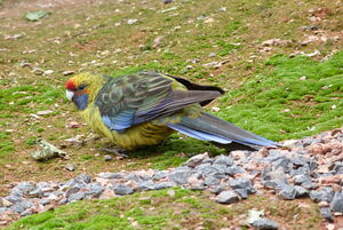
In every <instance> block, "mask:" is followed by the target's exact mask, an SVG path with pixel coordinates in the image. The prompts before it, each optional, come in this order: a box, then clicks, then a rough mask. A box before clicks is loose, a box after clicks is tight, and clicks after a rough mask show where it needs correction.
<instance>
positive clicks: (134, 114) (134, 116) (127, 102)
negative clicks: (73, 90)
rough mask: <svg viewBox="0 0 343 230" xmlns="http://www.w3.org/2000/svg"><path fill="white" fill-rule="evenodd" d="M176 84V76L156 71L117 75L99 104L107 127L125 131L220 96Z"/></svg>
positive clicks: (98, 99)
mask: <svg viewBox="0 0 343 230" xmlns="http://www.w3.org/2000/svg"><path fill="white" fill-rule="evenodd" d="M173 84H175V81H174V80H173V79H171V78H169V77H166V76H165V75H162V74H160V73H155V72H139V73H136V74H132V75H127V76H123V77H119V78H113V79H110V80H109V81H108V82H107V83H106V84H105V86H104V87H103V88H102V89H101V90H100V91H99V93H98V95H97V97H96V99H95V104H96V105H97V106H98V107H99V110H100V114H101V116H102V119H103V121H104V123H105V124H106V125H107V127H109V128H110V129H112V130H116V131H124V130H125V129H127V128H129V127H131V126H133V125H137V124H140V123H143V122H147V121H151V120H153V119H156V118H158V117H163V116H167V115H170V114H172V113H175V112H176V111H179V110H181V109H182V108H184V107H185V106H187V105H190V104H194V103H200V102H203V101H207V100H211V99H213V98H216V97H218V96H219V95H220V93H219V92H218V91H210V90H188V91H187V90H186V89H184V88H183V87H180V88H179V87H176V88H175V87H174V85H173ZM177 84H179V83H177ZM180 85H181V84H180Z"/></svg>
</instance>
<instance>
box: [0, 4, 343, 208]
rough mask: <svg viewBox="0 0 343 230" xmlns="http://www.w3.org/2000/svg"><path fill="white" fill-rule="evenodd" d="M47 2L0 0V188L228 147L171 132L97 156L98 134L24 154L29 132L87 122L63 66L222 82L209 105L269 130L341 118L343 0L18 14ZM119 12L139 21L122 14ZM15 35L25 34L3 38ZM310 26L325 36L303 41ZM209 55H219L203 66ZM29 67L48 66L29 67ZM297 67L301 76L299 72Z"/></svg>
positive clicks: (67, 132) (74, 7) (303, 128)
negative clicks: (111, 155)
mask: <svg viewBox="0 0 343 230" xmlns="http://www.w3.org/2000/svg"><path fill="white" fill-rule="evenodd" d="M48 3H49V1H42V0H30V1H29V0H26V1H23V0H17V1H9V0H4V1H2V3H1V5H0V118H1V119H0V138H1V143H0V168H1V171H0V183H1V184H4V185H5V186H1V188H0V194H5V193H6V192H7V191H8V188H9V187H10V184H11V183H12V182H15V181H22V180H36V181H40V180H66V179H68V178H70V177H73V176H75V175H77V174H79V173H82V172H85V173H88V174H96V173H98V172H101V171H119V170H136V169H138V168H159V169H162V168H166V167H171V166H177V165H179V164H180V163H181V162H183V161H184V160H186V159H187V158H188V157H189V156H191V155H194V154H197V153H202V152H205V151H207V152H210V153H212V154H219V153H224V152H225V150H222V149H219V148H217V147H215V146H213V145H211V144H209V143H204V142H200V141H196V140H193V139H191V138H182V139H180V136H178V135H173V136H172V137H171V138H170V139H168V140H167V141H166V142H165V143H164V144H163V145H161V146H158V147H152V148H149V149H144V150H140V151H137V152H134V153H132V156H131V157H130V159H126V160H121V161H111V162H105V161H104V160H103V153H101V154H100V156H99V155H97V153H99V151H98V147H100V146H102V145H104V144H105V143H106V140H103V139H101V140H91V141H89V142H88V143H86V144H85V145H72V146H70V145H67V147H66V148H65V151H67V152H68V153H69V155H70V157H71V159H70V160H67V161H66V160H62V159H52V160H49V161H47V162H35V161H33V160H32V159H31V158H30V156H29V153H30V152H32V151H34V150H35V149H36V145H35V140H37V139H38V138H45V139H47V140H48V141H50V142H52V143H53V144H55V145H57V146H62V145H66V143H65V141H64V140H65V139H67V138H70V137H74V136H76V135H78V134H83V135H85V136H87V135H88V134H89V133H90V132H89V130H88V129H87V127H85V126H84V125H82V126H81V127H80V128H76V129H71V128H67V127H66V125H67V124H69V123H70V122H71V121H77V122H82V121H80V120H79V117H78V115H77V113H76V111H75V109H74V108H73V106H72V105H71V104H70V103H68V102H67V101H66V99H65V98H64V90H63V84H64V82H65V80H66V79H67V78H68V76H63V74H62V73H63V71H66V70H72V71H75V72H79V71H91V72H98V73H105V74H111V75H115V76H118V75H120V74H125V73H129V72H132V71H137V70H140V69H154V70H159V71H163V72H167V73H170V74H174V75H177V76H183V77H186V78H188V79H190V80H193V81H196V82H198V83H206V84H208V83H211V84H213V85H217V86H221V87H223V88H225V89H226V90H227V94H226V95H225V96H223V97H222V98H221V99H220V100H218V101H216V102H215V103H213V104H212V105H213V106H217V107H219V108H220V111H219V112H216V114H217V115H218V116H220V117H222V118H224V119H226V120H229V121H232V122H234V123H235V124H237V125H239V126H241V127H243V128H246V129H248V130H251V131H253V132H256V133H258V134H260V135H263V136H265V137H268V138H270V139H272V140H277V141H278V140H284V139H289V138H300V137H303V136H306V135H312V134H316V133H319V132H320V131H324V130H328V129H332V128H335V127H340V126H342V124H343V120H342V116H341V114H342V112H343V108H342V107H343V106H342V85H343V83H342V80H341V79H342V75H343V66H342V63H343V53H342V49H341V47H342V45H343V42H342V41H343V38H342V29H343V22H342V20H340V19H341V18H342V17H343V7H342V5H341V4H339V1H338V2H337V3H333V2H332V1H329V0H313V1H301V2H299V1H295V0H290V1H287V2H285V1H281V0H276V1H269V0H257V1H249V0H229V1H206V0H197V1H192V0H189V1H177V2H175V3H172V4H168V5H164V4H162V3H161V2H160V1H143V2H142V1H138V0H133V1H121V2H118V1H114V0H109V1H105V2H103V3H97V1H95V2H93V3H91V4H81V3H78V1H77V0H75V1H65V2H63V4H61V5H57V6H54V7H52V8H49V9H48V10H49V11H50V12H51V15H49V16H48V17H46V18H44V19H42V20H40V21H39V22H28V21H25V19H24V18H23V15H24V14H25V13H26V12H27V11H28V10H37V9H40V8H39V4H48ZM53 4H56V3H53ZM328 6H329V11H328V13H327V14H324V15H320V16H321V18H320V20H317V21H314V22H313V21H310V19H311V17H312V16H313V13H310V9H318V8H319V7H328ZM224 8H225V10H224ZM128 19H138V22H137V23H135V24H133V25H129V24H128V23H127V21H128ZM312 19H313V18H312ZM309 25H315V26H317V27H318V28H319V32H318V31H317V32H316V31H304V30H303V29H301V27H302V26H309ZM16 34H23V36H22V37H20V38H18V39H16V40H13V39H11V38H9V39H8V37H10V36H13V35H16ZM308 36H326V38H327V39H326V41H323V40H325V39H322V40H321V39H319V40H318V41H315V42H312V43H309V44H307V45H305V46H303V45H301V44H300V42H301V41H304V40H306V39H308ZM335 36H338V38H340V39H338V40H337V39H334V37H335ZM158 37H160V38H161V39H160V43H159V44H158V45H157V43H156V42H155V41H154V40H155V39H156V38H158ZM273 38H279V39H287V40H291V41H292V42H291V43H290V44H288V45H286V46H276V47H271V50H266V49H265V48H264V47H262V46H261V43H262V42H263V41H265V40H268V39H273ZM315 50H318V51H319V52H320V55H317V56H315V57H312V58H308V57H303V56H302V57H301V56H299V57H295V58H289V57H288V55H289V54H291V53H294V52H295V51H302V52H305V53H311V52H313V51H315ZM210 53H216V54H217V55H216V56H214V57H213V56H211V55H209V54H210ZM333 53H336V54H334V55H333V56H332V57H328V56H330V55H331V54H333ZM326 59H328V60H326ZM210 62H222V63H223V64H222V65H221V66H220V67H218V68H213V67H206V66H204V65H203V64H206V63H210ZM35 68H40V69H42V70H43V71H46V70H53V71H54V72H53V73H52V74H41V75H37V74H35V73H34V69H35ZM303 76H305V77H306V78H305V80H300V79H304V77H303ZM43 110H52V111H54V112H53V113H51V114H49V115H45V116H40V117H38V118H37V117H35V116H34V115H32V114H36V113H37V112H38V111H43ZM209 110H210V108H209ZM68 163H73V164H75V165H76V167H77V169H76V171H75V172H69V171H66V170H65V169H64V166H65V165H66V164H68ZM90 204H91V203H90Z"/></svg>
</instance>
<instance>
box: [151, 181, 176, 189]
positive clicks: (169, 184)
mask: <svg viewBox="0 0 343 230" xmlns="http://www.w3.org/2000/svg"><path fill="white" fill-rule="evenodd" d="M175 186H176V184H175V183H172V182H161V183H157V184H154V189H155V190H160V189H166V188H171V187H175Z"/></svg>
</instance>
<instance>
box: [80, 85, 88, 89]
mask: <svg viewBox="0 0 343 230" xmlns="http://www.w3.org/2000/svg"><path fill="white" fill-rule="evenodd" d="M86 87H87V86H86V85H80V86H79V88H78V89H79V90H83V89H84V88H86Z"/></svg>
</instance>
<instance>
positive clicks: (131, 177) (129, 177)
mask: <svg viewBox="0 0 343 230" xmlns="http://www.w3.org/2000/svg"><path fill="white" fill-rule="evenodd" d="M124 178H125V179H126V180H128V181H130V180H131V181H134V182H137V183H142V182H144V181H145V180H146V179H145V178H142V177H141V176H139V175H136V174H134V173H130V174H129V175H127V176H124Z"/></svg>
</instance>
